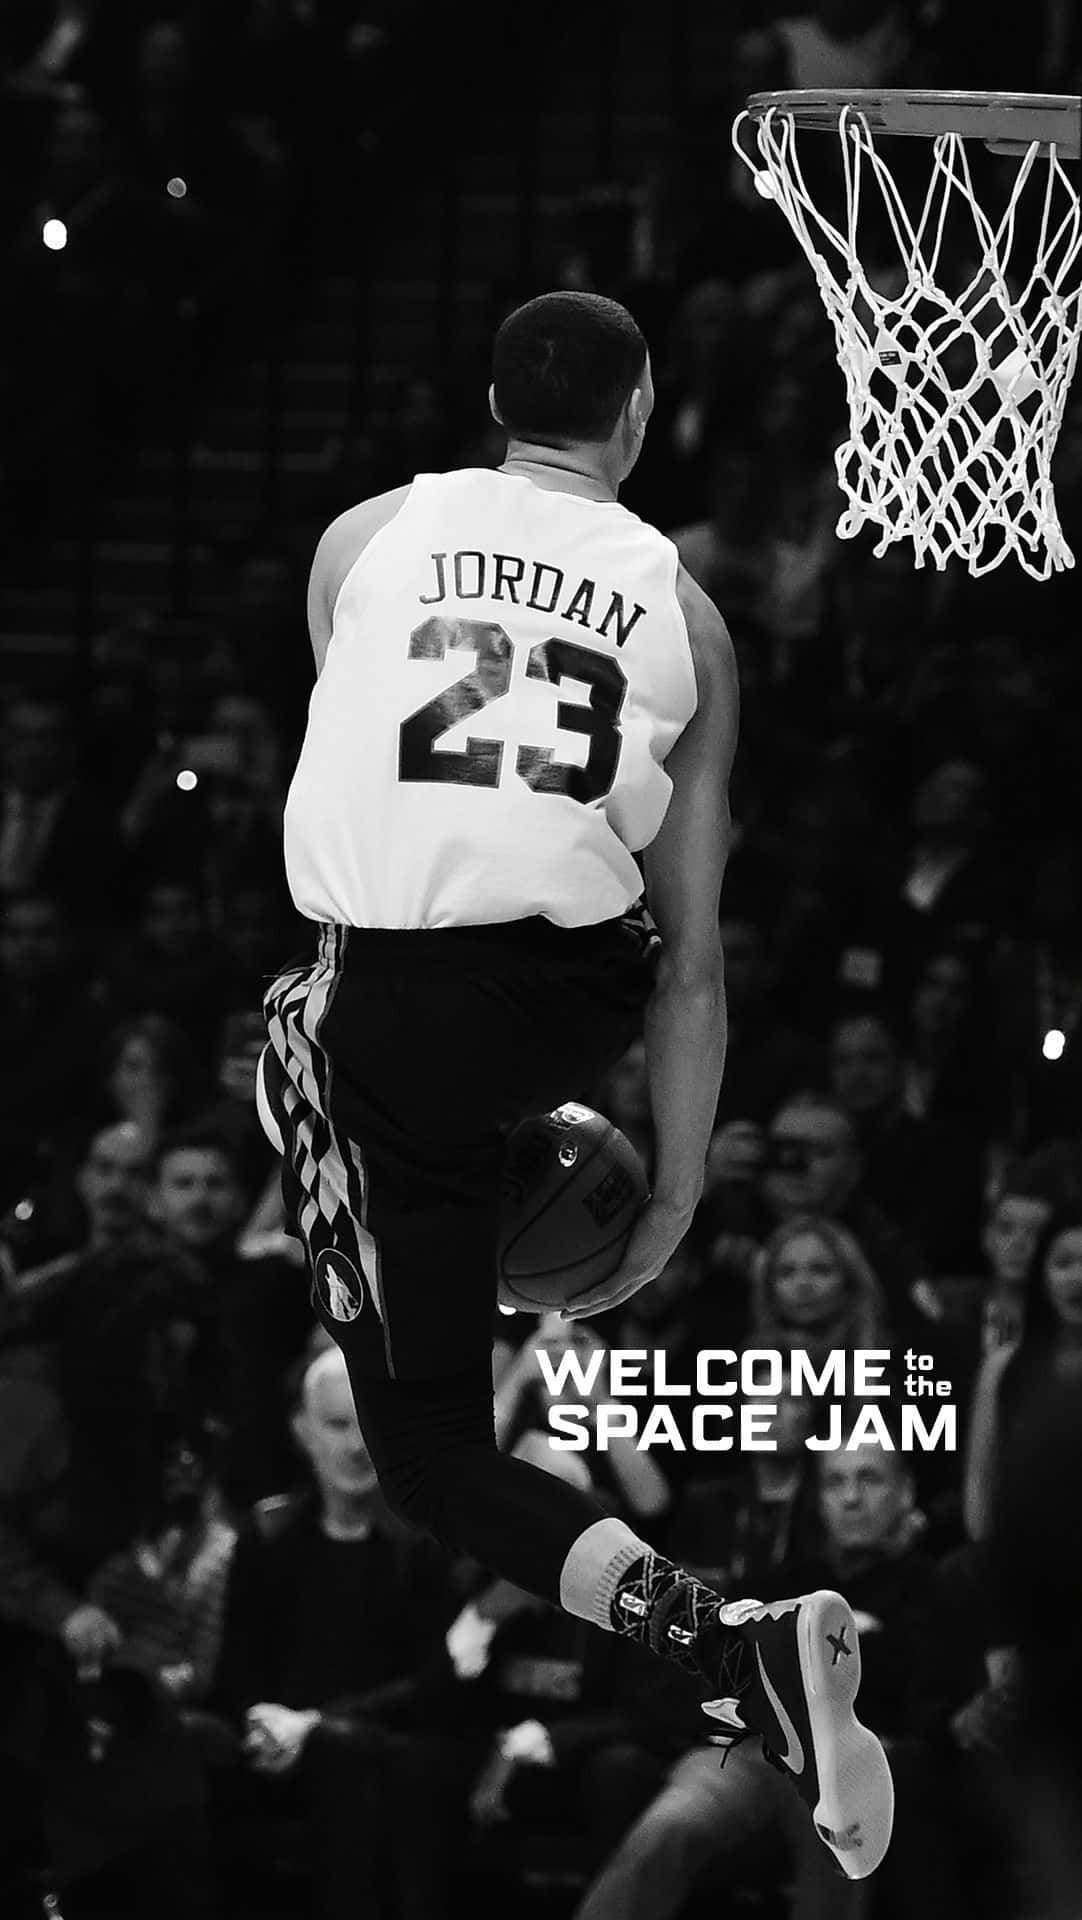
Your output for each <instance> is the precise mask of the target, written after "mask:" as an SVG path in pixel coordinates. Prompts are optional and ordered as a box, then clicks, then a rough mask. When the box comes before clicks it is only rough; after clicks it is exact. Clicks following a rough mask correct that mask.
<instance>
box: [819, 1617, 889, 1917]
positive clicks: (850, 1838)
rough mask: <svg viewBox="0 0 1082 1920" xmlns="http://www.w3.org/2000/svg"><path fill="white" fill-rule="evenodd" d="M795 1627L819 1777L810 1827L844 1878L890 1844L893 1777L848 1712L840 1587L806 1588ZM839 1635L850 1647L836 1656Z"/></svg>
mask: <svg viewBox="0 0 1082 1920" xmlns="http://www.w3.org/2000/svg"><path fill="white" fill-rule="evenodd" d="M797 1633H798V1635H799V1642H798V1644H799V1648H800V1665H801V1671H802V1673H803V1676H804V1686H805V1692H806V1696H807V1703H808V1714H809V1718H810V1720H811V1725H812V1733H813V1736H814V1743H815V1764H816V1772H817V1774H818V1777H819V1799H818V1800H817V1802H816V1804H815V1808H814V1810H813V1815H812V1817H813V1819H814V1821H815V1828H816V1832H817V1833H818V1835H819V1838H820V1839H821V1840H822V1841H823V1843H824V1845H826V1846H828V1847H829V1848H830V1850H831V1852H832V1853H833V1855H834V1857H835V1859H836V1860H837V1862H838V1865H839V1866H840V1867H841V1869H842V1872H843V1873H844V1874H845V1876H846V1878H847V1879H849V1880H866V1879H867V1877H868V1875H869V1874H870V1873H874V1872H875V1869H876V1867H877V1866H878V1865H879V1863H880V1861H881V1860H882V1859H883V1856H884V1854H885V1853H886V1851H887V1848H888V1846H889V1845H890V1835H891V1829H892V1827H893V1824H894V1782H893V1781H892V1779H891V1776H890V1767H889V1766H888V1764H887V1756H886V1754H885V1753H884V1752H883V1749H882V1747H881V1746H880V1744H879V1741H878V1740H877V1739H876V1737H875V1735H874V1733H869V1731H868V1729H867V1727H863V1726H861V1724H860V1721H859V1720H858V1719H857V1717H856V1715H855V1714H854V1712H853V1699H854V1697H855V1695H856V1691H857V1688H858V1686H859V1685H860V1641H859V1637H858V1634H857V1627H856V1622H855V1620H854V1619H853V1614H852V1609H851V1608H850V1607H849V1605H848V1604H847V1602H846V1601H845V1600H843V1599H842V1597H841V1594H840V1593H816V1594H812V1595H810V1596H809V1597H808V1598H807V1599H806V1600H803V1601H802V1603H801V1607H800V1615H799V1618H798V1621H797ZM843 1635H844V1640H845V1645H846V1646H847V1647H849V1648H850V1649H851V1651H850V1652H849V1653H848V1654H842V1655H841V1656H840V1657H837V1654H836V1648H837V1647H839V1646H840V1645H841V1639H842V1636H843ZM828 1636H833V1641H834V1643H835V1645H834V1647H832V1646H831V1641H830V1639H829V1638H828ZM828 1655H829V1658H828Z"/></svg>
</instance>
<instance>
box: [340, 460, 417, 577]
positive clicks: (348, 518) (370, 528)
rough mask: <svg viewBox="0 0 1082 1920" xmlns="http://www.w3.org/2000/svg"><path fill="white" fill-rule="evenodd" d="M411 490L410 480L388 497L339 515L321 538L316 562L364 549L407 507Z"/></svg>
mask: <svg viewBox="0 0 1082 1920" xmlns="http://www.w3.org/2000/svg"><path fill="white" fill-rule="evenodd" d="M412 486H413V482H412V480H410V481H407V482H406V484H405V486H402V487H391V488H390V489H389V491H388V492H387V493H375V494H372V495H371V497H370V498H369V499H367V500H358V501H357V502H356V503H355V505H354V506H352V507H347V508H346V510H345V512H344V513H340V514H338V516H337V518H336V519H334V520H332V521H331V523H330V525H329V526H328V527H326V528H324V531H323V533H322V535H321V536H320V541H319V546H318V547H317V548H316V560H317V562H318V561H319V560H320V559H321V558H322V559H323V560H324V561H327V562H329V561H331V560H332V559H334V558H336V557H338V556H339V555H341V554H343V553H347V552H349V551H350V550H352V549H356V550H360V549H362V548H363V547H365V546H366V545H367V544H368V542H369V540H371V539H372V538H373V537H374V535H375V534H377V533H378V532H379V531H380V529H381V527H385V526H386V525H387V524H388V522H389V521H391V520H393V519H394V517H395V515H396V513H398V512H399V511H400V510H401V508H402V507H404V506H405V504H406V501H407V500H408V498H409V495H410V492H411V489H412Z"/></svg>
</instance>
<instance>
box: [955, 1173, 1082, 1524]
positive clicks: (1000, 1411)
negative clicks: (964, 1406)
mask: <svg viewBox="0 0 1082 1920" xmlns="http://www.w3.org/2000/svg"><path fill="white" fill-rule="evenodd" d="M1080 1369H1082V1210H1080V1209H1079V1208H1078V1207H1077V1206H1076V1207H1074V1208H1070V1209H1065V1210H1064V1211H1062V1212H1059V1213H1054V1214H1053V1215H1052V1217H1051V1219H1050V1220H1048V1221H1047V1222H1046V1224H1045V1226H1044V1227H1043V1229H1042V1231H1041V1234H1040V1237H1039V1239H1038V1241H1037V1244H1036V1247H1035V1248H1034V1251H1033V1255H1032V1258H1031V1260H1030V1263H1029V1268H1028V1271H1027V1274H1026V1280H1025V1290H1024V1300H1023V1308H1022V1327H1021V1333H1020V1335H1019V1337H1018V1339H1017V1340H1016V1341H1014V1342H1013V1343H1011V1344H1009V1345H1006V1346H1002V1347H998V1348H996V1349H995V1350H994V1351H993V1352H991V1353H990V1354H988V1355H986V1357H985V1359H984V1361H983V1363H982V1366H981V1370H980V1373H979V1374H978V1377H977V1383H976V1386H975V1389H974V1395H973V1408H972V1416H971V1421H970V1428H969V1441H968V1448H967V1453H966V1462H965V1520H966V1528H967V1531H968V1533H969V1536H970V1538H971V1539H973V1540H983V1539H985V1538H986V1537H987V1535H988V1533H989V1530H990V1527H991V1525H992V1520H993V1516H994V1511H995V1501H996V1496H997V1490H998V1486H999V1483H1000V1480H1001V1477H1002V1474H1003V1472H1004V1470H1005V1464H1006V1463H1008V1462H1009V1456H1010V1452H1011V1449H1012V1448H1013V1447H1014V1446H1015V1445H1017V1444H1019V1441H1018V1438H1017V1436H1018V1435H1019V1434H1021V1435H1023V1436H1024V1433H1025V1429H1026V1423H1027V1421H1028V1420H1030V1419H1031V1418H1032V1416H1033V1411H1034V1408H1035V1407H1036V1405H1037V1404H1038V1402H1039V1400H1040V1397H1041V1395H1042V1394H1044V1393H1047V1392H1049V1391H1051V1390H1052V1389H1053V1388H1054V1387H1056V1385H1057V1384H1058V1383H1059V1382H1060V1381H1061V1380H1067V1381H1071V1380H1075V1381H1077V1378H1078V1376H1079V1372H1080Z"/></svg>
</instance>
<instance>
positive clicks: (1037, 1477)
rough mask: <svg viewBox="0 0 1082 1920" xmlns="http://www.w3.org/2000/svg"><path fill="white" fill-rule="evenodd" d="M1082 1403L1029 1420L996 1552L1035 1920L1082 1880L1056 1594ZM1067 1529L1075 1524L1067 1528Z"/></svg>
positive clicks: (1065, 1393) (1077, 1685) (1071, 1690)
mask: <svg viewBox="0 0 1082 1920" xmlns="http://www.w3.org/2000/svg"><path fill="white" fill-rule="evenodd" d="M1080 1502H1082V1395H1080V1393H1079V1388H1078V1382H1077V1380H1075V1381H1071V1382H1065V1383H1061V1384H1060V1385H1059V1386H1058V1387H1056V1388H1055V1389H1053V1390H1052V1391H1051V1392H1050V1393H1049V1394H1048V1395H1047V1397H1046V1398H1045V1399H1044V1400H1043V1402H1042V1404H1041V1405H1040V1406H1038V1407H1034V1409H1033V1424H1032V1427H1031V1430H1030V1432H1029V1433H1028V1434H1027V1435H1026V1436H1025V1440H1024V1442H1023V1444H1022V1445H1021V1446H1020V1447H1019V1450H1018V1454H1017V1456H1016V1458H1015V1460H1014V1462H1013V1464H1012V1467H1011V1471H1010V1475H1009V1478H1008V1480H1007V1483H1006V1484H1005V1486H1004V1489H1003V1496H1002V1500H1001V1503H1000V1506H999V1511H998V1514H997V1521H996V1531H995V1536H994V1541H993V1558H992V1567H993V1594H994V1598H995V1602H996V1603H997V1604H998V1607H999V1609H1000V1612H1001V1615H1002V1618H1003V1621H1004V1637H1005V1639H1006V1642H1007V1644H1009V1645H1012V1646H1014V1647H1015V1648H1016V1649H1017V1671H1018V1683H1019V1687H1018V1690H1019V1694H1020V1698H1021V1713H1020V1715H1019V1716H1018V1721H1017V1722H1016V1724H1015V1726H1014V1728H1013V1729H1012V1732H1013V1734H1014V1739H1013V1741H1012V1745H1011V1749H1010V1752H1009V1756H1008V1766H1009V1779H1010V1787H1011V1794H1010V1801H1009V1817H1010V1821H1011V1827H1012V1831H1013V1835H1014V1838H1015V1844H1016V1847H1017V1849H1018V1851H1019V1853H1021V1855H1022V1856H1023V1858H1024V1859H1025V1861H1026V1865H1027V1868H1028V1875H1027V1878H1028V1880H1029V1886H1028V1888H1027V1891H1028V1893H1029V1895H1030V1905H1029V1906H1028V1907H1027V1912H1031V1913H1032V1914H1033V1916H1034V1920H1069V1916H1070V1913H1071V1909H1072V1907H1074V1906H1076V1905H1077V1900H1078V1887H1079V1878H1080V1874H1082V1844H1080V1842H1082V1819H1080V1815H1082V1779H1080V1768H1079V1760H1078V1746H1077V1740H1076V1738H1075V1734H1076V1729H1077V1725H1078V1710H1079V1705H1080V1704H1082V1668H1080V1663H1079V1648H1078V1635H1077V1632H1076V1630H1075V1621H1074V1612H1073V1609H1072V1608H1068V1609H1067V1610H1066V1612H1065V1614H1063V1615H1062V1616H1061V1615H1060V1614H1059V1613H1058V1612H1057V1611H1056V1610H1055V1609H1050V1608H1049V1606H1048V1599H1047V1597H1048V1595H1049V1594H1050V1593H1068V1594H1072V1593H1077V1592H1078V1590H1079V1585H1080V1583H1082V1566H1080V1562H1079V1545H1080V1542H1079V1530H1078V1528H1077V1526H1073V1525H1071V1524H1070V1523H1069V1516H1071V1515H1074V1514H1077V1512H1078V1511H1079V1504H1080ZM1065 1519H1066V1520H1067V1524H1065Z"/></svg>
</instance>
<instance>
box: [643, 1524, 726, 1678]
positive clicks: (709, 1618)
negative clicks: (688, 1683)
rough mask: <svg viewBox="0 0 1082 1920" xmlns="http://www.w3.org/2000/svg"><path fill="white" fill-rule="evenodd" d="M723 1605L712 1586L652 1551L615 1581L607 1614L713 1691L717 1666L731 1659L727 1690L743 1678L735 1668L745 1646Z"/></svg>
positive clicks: (718, 1594) (720, 1597)
mask: <svg viewBox="0 0 1082 1920" xmlns="http://www.w3.org/2000/svg"><path fill="white" fill-rule="evenodd" d="M723 1607H724V1601H723V1597H722V1595H721V1594H720V1593H718V1592H717V1591H716V1589H715V1588H713V1587H708V1586H707V1585H706V1584H705V1582H704V1581H702V1580H697V1579H696V1578H695V1576H694V1575H693V1574H690V1573H688V1572H686V1570H685V1569H684V1568H683V1567H680V1566H677V1565H676V1564H675V1562H674V1561H672V1560H667V1559H666V1558H665V1557H664V1555H663V1554H660V1553H655V1552H654V1551H653V1550H652V1549H650V1550H649V1551H648V1552H647V1553H645V1554H644V1555H643V1557H642V1559H641V1560H637V1561H636V1562H635V1564H634V1565H633V1566H631V1567H629V1568H628V1569H627V1570H626V1572H625V1573H624V1574H623V1575H622V1576H621V1578H620V1580H619V1582H618V1583H617V1587H616V1591H615V1593H614V1595H613V1598H612V1605H611V1618H612V1625H613V1628H614V1630H615V1631H616V1632H617V1633H619V1634H622V1635H623V1636H624V1637H625V1638H628V1639H632V1640H637V1641H638V1642H639V1643H640V1644H641V1645H642V1646H647V1647H649V1648H650V1650H651V1652H653V1653H656V1654H659V1655H660V1656H661V1658H662V1659H666V1660H671V1661H673V1662H674V1664H675V1665H676V1666H679V1667H683V1668H684V1669H685V1670H687V1671H689V1672H692V1673H698V1674H700V1675H701V1676H702V1678H703V1679H704V1680H705V1681H706V1682H707V1684H708V1686H710V1688H711V1689H712V1690H713V1689H716V1686H717V1680H718V1672H719V1668H720V1667H721V1666H722V1665H723V1664H725V1663H726V1662H728V1663H729V1664H730V1665H733V1663H734V1659H735V1666H734V1670H733V1677H734V1680H735V1681H736V1682H737V1685H735V1686H734V1687H733V1688H732V1689H730V1690H731V1691H738V1690H740V1689H741V1687H742V1683H743V1678H744V1676H743V1675H742V1674H739V1673H738V1672H737V1671H736V1669H737V1668H739V1666H740V1664H741V1655H742V1653H743V1646H742V1643H741V1642H739V1640H738V1638H737V1635H736V1634H735V1632H734V1631H733V1628H732V1627H731V1626H729V1625H727V1624H726V1623H725V1622H724V1621H723V1619H722V1617H721V1615H722V1609H723Z"/></svg>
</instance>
